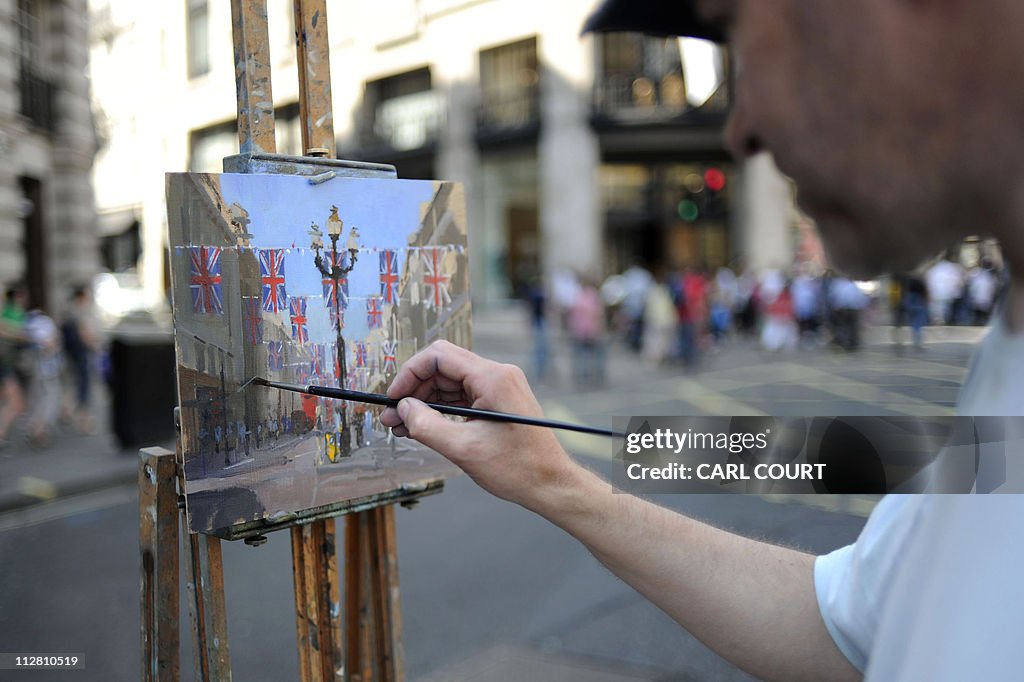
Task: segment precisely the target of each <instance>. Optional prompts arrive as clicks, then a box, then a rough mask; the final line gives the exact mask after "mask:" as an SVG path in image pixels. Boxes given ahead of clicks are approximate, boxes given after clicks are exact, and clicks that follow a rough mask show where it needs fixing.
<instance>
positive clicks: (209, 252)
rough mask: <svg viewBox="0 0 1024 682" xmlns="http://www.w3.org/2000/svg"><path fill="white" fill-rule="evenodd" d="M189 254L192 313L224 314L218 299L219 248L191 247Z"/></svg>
mask: <svg viewBox="0 0 1024 682" xmlns="http://www.w3.org/2000/svg"><path fill="white" fill-rule="evenodd" d="M189 252H190V254H191V265H192V268H191V269H192V281H191V283H190V285H189V287H190V288H191V289H192V312H194V313H215V314H217V315H223V314H224V303H223V301H222V300H221V297H220V248H219V247H216V246H193V247H191V248H190V249H189Z"/></svg>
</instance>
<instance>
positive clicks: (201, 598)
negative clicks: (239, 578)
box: [182, 519, 231, 682]
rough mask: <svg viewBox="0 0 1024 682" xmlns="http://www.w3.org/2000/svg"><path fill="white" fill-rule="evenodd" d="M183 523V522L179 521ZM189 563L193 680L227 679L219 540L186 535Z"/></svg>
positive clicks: (226, 636)
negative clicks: (193, 653)
mask: <svg viewBox="0 0 1024 682" xmlns="http://www.w3.org/2000/svg"><path fill="white" fill-rule="evenodd" d="M182 521H183V522H184V519H182ZM186 554H187V558H188V562H189V571H190V575H189V580H187V581H186V583H185V584H186V586H187V588H188V591H189V597H190V599H189V619H190V620H191V622H192V643H193V646H194V648H195V657H194V664H195V674H196V679H199V680H203V681H204V682H206V681H208V680H218V681H220V680H230V679H231V656H230V654H229V651H228V617H227V607H226V606H225V604H224V564H223V562H222V560H221V547H220V538H216V537H212V536H209V535H200V534H190V535H189V536H188V544H187V545H186Z"/></svg>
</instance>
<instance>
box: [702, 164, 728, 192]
mask: <svg viewBox="0 0 1024 682" xmlns="http://www.w3.org/2000/svg"><path fill="white" fill-rule="evenodd" d="M704 186H705V187H707V188H708V189H709V190H711V191H712V192H720V191H721V190H722V188H723V187H725V173H723V172H722V171H721V170H720V169H718V168H708V169H707V170H706V171H704Z"/></svg>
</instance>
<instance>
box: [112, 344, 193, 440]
mask: <svg viewBox="0 0 1024 682" xmlns="http://www.w3.org/2000/svg"><path fill="white" fill-rule="evenodd" d="M175 370H176V367H175V359H174V336H173V335H172V334H167V333H157V332H153V333H146V334H130V335H129V334H121V335H118V336H115V337H114V339H113V340H112V341H111V344H110V413H111V418H112V421H113V428H114V435H116V436H117V440H118V441H119V442H120V443H121V447H122V448H137V447H143V446H149V445H159V444H161V443H165V442H167V441H169V440H173V439H174V435H175V432H174V407H175V405H176V404H177V398H178V391H177V386H176V371H175Z"/></svg>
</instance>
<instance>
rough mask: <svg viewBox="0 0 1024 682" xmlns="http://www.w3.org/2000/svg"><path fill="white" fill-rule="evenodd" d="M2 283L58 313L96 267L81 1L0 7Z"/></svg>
mask: <svg viewBox="0 0 1024 682" xmlns="http://www.w3.org/2000/svg"><path fill="white" fill-rule="evenodd" d="M0 19H2V20H0V159H2V160H3V162H2V163H0V284H10V283H13V282H21V283H23V284H25V285H26V287H27V289H28V293H29V304H30V305H31V306H33V307H44V308H47V309H50V310H57V311H61V310H63V307H64V305H65V304H66V303H67V300H68V295H67V294H68V292H69V290H70V288H71V287H74V286H75V285H77V284H84V283H87V282H88V281H89V280H90V278H91V277H92V275H93V274H94V273H95V272H96V270H97V268H98V253H97V243H96V236H95V224H96V220H95V209H94V203H93V192H92V176H91V168H92V161H93V155H94V153H95V151H96V135H95V130H94V127H93V117H92V112H91V101H90V94H89V78H88V56H89V32H88V16H87V11H86V0H64V1H62V2H56V1H52V0H0Z"/></svg>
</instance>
